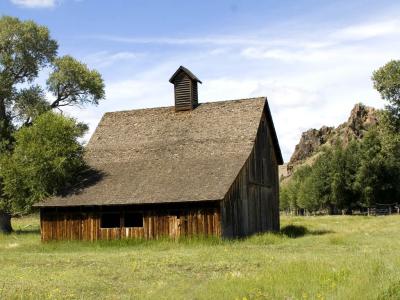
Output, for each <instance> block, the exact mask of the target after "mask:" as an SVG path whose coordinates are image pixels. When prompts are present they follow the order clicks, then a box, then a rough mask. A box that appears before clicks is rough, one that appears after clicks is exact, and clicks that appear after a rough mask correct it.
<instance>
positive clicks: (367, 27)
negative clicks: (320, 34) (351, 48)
mask: <svg viewBox="0 0 400 300" xmlns="http://www.w3.org/2000/svg"><path fill="white" fill-rule="evenodd" d="M394 33H397V34H398V33H400V22H399V21H397V20H388V21H381V22H372V23H365V24H356V25H352V26H348V27H344V28H341V29H339V30H337V31H336V32H334V33H333V34H332V37H333V38H336V39H339V40H363V39H369V38H374V37H378V36H385V35H389V34H394Z"/></svg>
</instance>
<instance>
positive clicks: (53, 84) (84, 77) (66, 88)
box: [47, 56, 105, 107]
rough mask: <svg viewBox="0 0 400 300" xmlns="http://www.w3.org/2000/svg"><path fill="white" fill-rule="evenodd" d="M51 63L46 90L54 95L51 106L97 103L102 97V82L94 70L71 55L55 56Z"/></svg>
mask: <svg viewBox="0 0 400 300" xmlns="http://www.w3.org/2000/svg"><path fill="white" fill-rule="evenodd" d="M53 65H54V71H53V73H51V74H50V77H49V79H48V80H47V86H48V90H49V91H50V92H52V93H53V95H54V96H55V97H56V100H55V101H54V102H53V104H52V107H61V106H67V105H83V104H95V105H97V104H98V103H99V100H101V99H103V98H104V96H105V94H104V83H103V80H102V78H101V75H100V73H99V72H97V71H96V70H89V69H88V67H87V66H86V65H85V64H82V63H80V62H79V61H77V60H75V59H74V58H72V57H71V56H63V57H60V58H57V59H55V60H54V63H53Z"/></svg>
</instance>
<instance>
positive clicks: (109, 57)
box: [83, 51, 145, 68]
mask: <svg viewBox="0 0 400 300" xmlns="http://www.w3.org/2000/svg"><path fill="white" fill-rule="evenodd" d="M144 56H145V54H143V53H136V52H128V51H126V52H124V51H122V52H114V53H112V52H108V51H100V52H96V53H92V54H90V55H88V56H86V57H84V59H83V60H84V61H85V62H86V63H88V64H91V65H95V66H96V67H97V68H105V67H109V66H111V65H114V64H115V63H118V62H122V61H124V62H129V61H131V60H136V59H138V58H143V57H144Z"/></svg>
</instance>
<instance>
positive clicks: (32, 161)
mask: <svg viewBox="0 0 400 300" xmlns="http://www.w3.org/2000/svg"><path fill="white" fill-rule="evenodd" d="M83 134H84V131H83V130H82V127H81V126H80V125H79V124H77V123H76V122H75V120H73V119H70V118H66V117H64V116H62V115H60V114H55V113H52V112H47V113H44V114H42V115H40V116H39V117H38V118H37V119H36V120H35V121H34V123H33V124H32V126H28V127H23V128H21V129H20V130H19V131H17V132H16V133H15V135H14V138H15V146H14V151H13V152H8V153H7V152H6V153H5V154H3V156H2V157H1V161H0V162H1V164H0V176H1V177H2V178H3V193H4V197H3V198H4V200H3V201H0V202H3V209H7V210H9V211H19V212H21V211H22V212H24V211H29V209H30V208H31V206H32V205H33V204H34V203H36V202H38V201H39V200H42V199H43V198H44V197H47V196H49V195H53V194H55V193H57V192H59V191H60V189H61V188H62V187H65V186H66V185H70V184H72V183H73V182H74V180H75V178H76V174H77V172H78V171H79V170H80V169H82V167H83V160H82V154H83V147H82V145H81V144H80V143H79V142H78V140H77V139H78V138H79V137H81V136H82V135H83ZM6 206H8V207H6Z"/></svg>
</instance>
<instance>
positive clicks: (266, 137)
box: [221, 114, 280, 237]
mask: <svg viewBox="0 0 400 300" xmlns="http://www.w3.org/2000/svg"><path fill="white" fill-rule="evenodd" d="M270 128H271V127H270V125H269V124H268V121H267V119H266V117H265V114H263V116H262V120H261V122H260V127H259V129H258V133H257V137H256V141H255V144H254V147H253V150H252V152H251V154H250V156H249V158H248V160H247V161H246V164H245V165H244V167H243V168H242V170H241V171H240V173H239V175H238V176H237V178H236V180H235V181H234V183H233V184H232V186H231V188H230V190H229V191H228V193H227V194H226V196H225V199H224V200H223V201H222V202H221V219H222V235H223V236H224V237H240V236H246V235H250V234H253V233H257V232H265V231H278V230H279V226H280V225H279V178H278V163H277V158H276V155H275V151H274V147H273V142H272V138H271V135H270V132H271V130H270Z"/></svg>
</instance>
